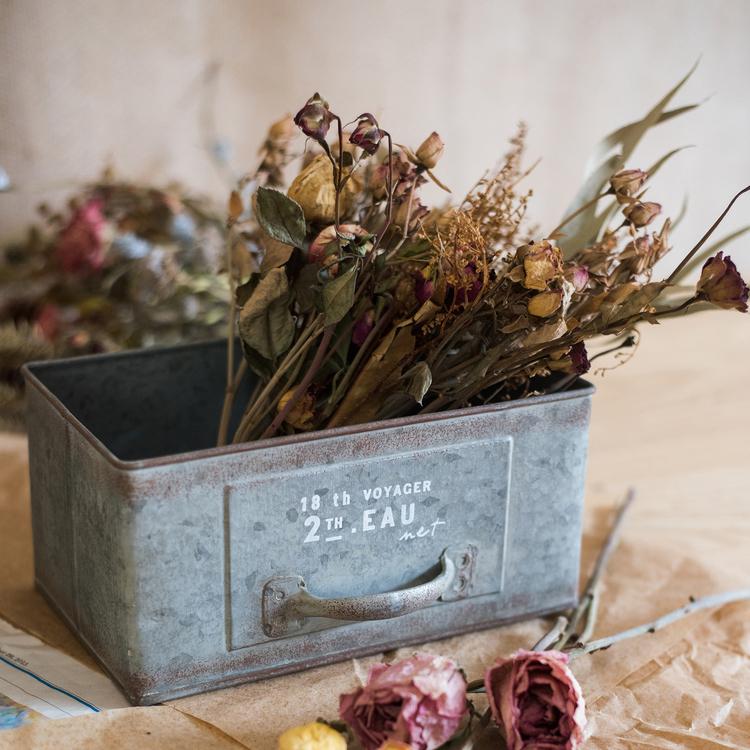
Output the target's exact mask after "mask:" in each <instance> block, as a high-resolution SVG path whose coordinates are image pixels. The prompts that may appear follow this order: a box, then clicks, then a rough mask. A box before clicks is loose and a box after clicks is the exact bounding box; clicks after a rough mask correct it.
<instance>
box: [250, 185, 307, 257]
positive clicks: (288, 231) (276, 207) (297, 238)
mask: <svg viewBox="0 0 750 750" xmlns="http://www.w3.org/2000/svg"><path fill="white" fill-rule="evenodd" d="M255 213H256V216H257V218H258V222H259V223H260V225H261V227H263V231H265V233H266V234H267V235H268V236H269V237H272V238H273V239H275V240H278V241H279V242H283V243H284V244H285V245H292V246H293V247H302V246H304V244H305V239H306V236H307V225H306V224H305V214H304V213H303V211H302V207H301V206H300V205H299V203H297V202H296V201H293V200H292V199H291V198H289V197H288V196H286V195H284V193H282V192H280V191H278V190H274V189H273V188H266V187H259V188H258V193H257V201H256V207H255Z"/></svg>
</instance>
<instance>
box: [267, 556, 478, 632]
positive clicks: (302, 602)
mask: <svg viewBox="0 0 750 750" xmlns="http://www.w3.org/2000/svg"><path fill="white" fill-rule="evenodd" d="M473 563H474V550H473V548H472V547H467V548H463V549H460V550H455V549H447V550H445V551H444V552H443V553H442V554H441V555H440V573H439V574H438V575H437V576H436V577H435V578H433V579H432V580H431V581H428V582H427V583H422V584H420V585H418V586H413V587H412V588H409V589H401V590H400V591H387V592H385V593H382V594H367V595H365V596H348V597H337V598H332V599H322V598H320V597H317V596H314V595H313V594H310V593H309V592H308V591H307V588H306V586H305V581H304V579H303V578H302V577H301V576H279V577H277V578H272V579H271V580H270V581H269V582H268V583H267V584H266V585H265V586H264V587H263V630H264V632H265V633H266V635H268V636H271V637H279V636H282V635H288V634H289V633H291V632H294V631H297V630H301V629H302V628H303V627H304V625H305V624H306V618H308V617H326V618H329V619H333V620H350V621H361V620H387V619H390V618H392V617H401V616H402V615H406V614H408V613H409V612H414V611H415V610H418V609H422V608H423V607H426V606H428V605H429V604H432V603H433V602H436V601H437V600H438V599H441V598H442V599H443V600H448V599H458V598H461V597H463V596H466V593H467V592H468V589H469V584H470V581H471V573H472V571H473Z"/></svg>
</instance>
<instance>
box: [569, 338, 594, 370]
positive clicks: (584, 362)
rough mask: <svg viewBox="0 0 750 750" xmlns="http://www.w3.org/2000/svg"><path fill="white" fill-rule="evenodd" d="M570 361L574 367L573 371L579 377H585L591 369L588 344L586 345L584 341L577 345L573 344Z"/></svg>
mask: <svg viewBox="0 0 750 750" xmlns="http://www.w3.org/2000/svg"><path fill="white" fill-rule="evenodd" d="M570 361H571V363H572V365H573V369H574V370H575V371H576V372H577V373H578V374H579V375H585V374H586V373H587V372H588V371H589V370H590V369H591V362H589V357H588V352H587V351H586V344H584V343H583V341H579V342H578V343H577V344H573V346H571V347H570Z"/></svg>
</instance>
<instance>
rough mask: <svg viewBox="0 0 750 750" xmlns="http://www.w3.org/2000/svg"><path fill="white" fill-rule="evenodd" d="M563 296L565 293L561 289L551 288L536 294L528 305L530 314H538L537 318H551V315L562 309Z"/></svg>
mask: <svg viewBox="0 0 750 750" xmlns="http://www.w3.org/2000/svg"><path fill="white" fill-rule="evenodd" d="M562 297H563V293H562V291H560V290H559V289H550V290H549V291H546V292H539V294H535V295H534V296H533V297H532V298H531V299H530V300H529V302H528V304H527V306H526V307H527V309H528V311H529V315H536V317H537V318H549V316H550V315H554V314H555V313H556V312H557V311H558V310H559V309H560V305H561V304H562Z"/></svg>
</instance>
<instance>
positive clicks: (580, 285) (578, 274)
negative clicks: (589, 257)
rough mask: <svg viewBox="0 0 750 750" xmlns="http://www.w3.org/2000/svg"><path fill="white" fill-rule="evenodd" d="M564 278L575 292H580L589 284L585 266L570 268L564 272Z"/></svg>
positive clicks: (587, 271) (587, 270)
mask: <svg viewBox="0 0 750 750" xmlns="http://www.w3.org/2000/svg"><path fill="white" fill-rule="evenodd" d="M565 278H566V279H567V280H568V281H569V282H570V283H571V284H572V285H573V287H574V289H575V290H576V291H577V292H582V291H583V290H584V289H585V288H586V287H587V286H588V284H589V269H588V268H587V267H586V266H570V267H568V268H567V269H566V270H565Z"/></svg>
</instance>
